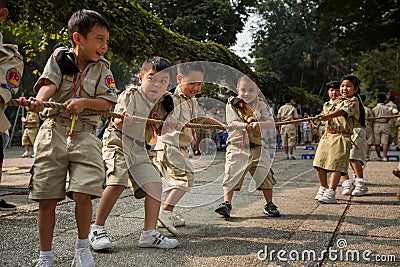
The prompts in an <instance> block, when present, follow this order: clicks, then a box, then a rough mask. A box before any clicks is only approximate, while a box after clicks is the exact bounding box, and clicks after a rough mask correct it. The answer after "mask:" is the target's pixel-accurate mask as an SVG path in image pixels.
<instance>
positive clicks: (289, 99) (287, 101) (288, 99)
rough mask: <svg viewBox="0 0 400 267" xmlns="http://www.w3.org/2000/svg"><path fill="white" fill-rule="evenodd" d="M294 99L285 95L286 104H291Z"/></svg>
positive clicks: (289, 95)
mask: <svg viewBox="0 0 400 267" xmlns="http://www.w3.org/2000/svg"><path fill="white" fill-rule="evenodd" d="M292 99H294V97H293V96H292V95H291V94H286V95H285V103H289V102H290V101H291V100H292Z"/></svg>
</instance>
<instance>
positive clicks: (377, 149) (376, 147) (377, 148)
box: [375, 145, 381, 158]
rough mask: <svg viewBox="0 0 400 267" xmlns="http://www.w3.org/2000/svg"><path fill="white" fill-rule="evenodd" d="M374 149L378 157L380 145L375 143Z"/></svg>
mask: <svg viewBox="0 0 400 267" xmlns="http://www.w3.org/2000/svg"><path fill="white" fill-rule="evenodd" d="M375 151H376V155H377V156H378V158H381V145H375Z"/></svg>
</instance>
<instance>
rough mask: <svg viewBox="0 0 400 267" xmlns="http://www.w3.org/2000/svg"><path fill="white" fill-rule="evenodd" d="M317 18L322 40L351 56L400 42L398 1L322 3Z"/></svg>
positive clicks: (327, 0) (332, 0)
mask: <svg viewBox="0 0 400 267" xmlns="http://www.w3.org/2000/svg"><path fill="white" fill-rule="evenodd" d="M315 15H316V18H317V21H318V25H319V34H320V36H327V35H331V39H332V41H333V42H334V44H335V45H336V46H337V47H340V48H341V49H343V50H344V51H346V52H347V53H348V54H357V53H359V52H360V51H364V52H366V51H369V50H371V49H376V48H379V47H380V45H381V44H383V43H397V44H398V43H399V42H400V39H399V38H400V3H399V1H398V0H384V1H382V0H352V1H348V0H319V3H318V8H317V12H316V13H315Z"/></svg>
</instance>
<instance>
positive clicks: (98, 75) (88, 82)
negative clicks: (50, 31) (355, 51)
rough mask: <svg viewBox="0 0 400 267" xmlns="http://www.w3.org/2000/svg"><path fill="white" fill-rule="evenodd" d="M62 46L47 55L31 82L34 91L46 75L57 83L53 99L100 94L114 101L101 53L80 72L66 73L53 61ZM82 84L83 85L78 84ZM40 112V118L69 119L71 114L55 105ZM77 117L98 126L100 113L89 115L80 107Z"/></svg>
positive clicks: (108, 69) (58, 100)
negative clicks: (44, 63) (48, 56)
mask: <svg viewBox="0 0 400 267" xmlns="http://www.w3.org/2000/svg"><path fill="white" fill-rule="evenodd" d="M61 49H65V48H57V49H56V50H55V51H54V52H53V54H52V55H51V56H50V58H49V59H48V61H47V63H46V66H45V68H44V70H43V74H42V75H41V76H40V78H39V80H38V81H37V82H36V84H35V86H34V91H35V92H38V91H39V89H40V88H41V87H42V86H43V85H44V82H45V80H46V79H47V80H49V81H51V82H52V83H54V84H55V85H56V87H57V90H56V92H55V93H54V95H53V97H52V101H54V102H58V103H64V102H65V101H67V100H68V99H72V98H74V97H75V96H80V97H81V98H92V99H96V98H103V99H106V100H108V101H110V102H113V103H115V102H116V100H117V96H116V91H115V90H116V88H115V82H114V78H113V75H112V73H111V70H110V65H109V63H108V61H107V60H106V59H104V58H103V57H102V58H100V60H99V61H97V62H90V63H88V65H87V66H86V68H85V69H84V70H83V71H81V72H79V73H76V74H71V75H65V74H62V73H61V70H60V67H59V66H58V64H57V62H56V56H57V54H58V53H59V52H60V51H61ZM71 51H72V49H71ZM81 84H82V87H81V86H80V85H81ZM40 115H41V116H42V117H43V119H46V118H56V117H58V118H62V119H65V120H70V118H71V115H67V114H65V113H64V112H63V111H61V110H58V109H54V108H45V109H44V110H43V111H42V112H41V114H40ZM78 121H80V122H83V123H87V124H90V125H94V126H96V127H97V125H98V124H99V122H100V116H99V115H90V114H89V113H88V112H86V111H83V112H82V113H80V114H79V115H78Z"/></svg>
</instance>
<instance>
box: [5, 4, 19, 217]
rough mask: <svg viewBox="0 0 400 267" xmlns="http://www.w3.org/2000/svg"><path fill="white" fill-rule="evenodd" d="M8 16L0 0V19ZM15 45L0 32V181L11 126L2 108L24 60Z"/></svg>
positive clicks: (15, 86)
mask: <svg viewBox="0 0 400 267" xmlns="http://www.w3.org/2000/svg"><path fill="white" fill-rule="evenodd" d="M7 16H8V9H7V7H6V1H3V0H0V21H3V20H5V19H6V18H7ZM17 49H18V48H17V46H16V45H10V44H3V35H2V34H1V33H0V181H1V175H2V171H3V160H4V151H3V149H4V146H5V144H4V143H3V141H4V140H3V133H4V132H6V131H7V130H8V128H10V127H11V124H10V122H9V121H8V119H7V117H6V115H5V114H4V110H5V109H6V107H7V103H8V102H9V101H10V100H11V99H12V97H13V96H14V95H15V94H16V93H17V92H18V88H19V86H20V84H21V77H22V72H23V69H24V62H23V60H22V56H21V55H20V54H19V53H18V50H17ZM0 208H1V209H5V210H12V209H15V205H12V204H9V203H7V202H6V201H4V200H3V199H1V200H0Z"/></svg>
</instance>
